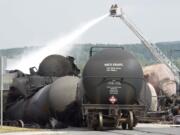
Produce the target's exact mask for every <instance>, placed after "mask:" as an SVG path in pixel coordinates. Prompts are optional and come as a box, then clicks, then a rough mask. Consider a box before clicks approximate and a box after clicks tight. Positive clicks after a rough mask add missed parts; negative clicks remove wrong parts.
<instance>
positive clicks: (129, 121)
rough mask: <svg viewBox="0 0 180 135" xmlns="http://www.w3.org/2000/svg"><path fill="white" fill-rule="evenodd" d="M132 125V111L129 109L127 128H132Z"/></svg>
mask: <svg viewBox="0 0 180 135" xmlns="http://www.w3.org/2000/svg"><path fill="white" fill-rule="evenodd" d="M133 126H134V116H133V112H132V111H129V115H128V129H129V130H132V129H133Z"/></svg>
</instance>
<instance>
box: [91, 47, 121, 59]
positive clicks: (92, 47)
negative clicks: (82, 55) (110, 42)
mask: <svg viewBox="0 0 180 135" xmlns="http://www.w3.org/2000/svg"><path fill="white" fill-rule="evenodd" d="M95 48H102V49H104V48H106V49H108V48H121V49H124V47H122V46H92V47H91V48H90V50H89V57H91V56H92V55H93V52H96V51H93V49H95Z"/></svg>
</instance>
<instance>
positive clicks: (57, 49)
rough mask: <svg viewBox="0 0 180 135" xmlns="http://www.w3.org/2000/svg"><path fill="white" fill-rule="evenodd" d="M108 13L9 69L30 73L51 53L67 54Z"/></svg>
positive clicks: (26, 57)
mask: <svg viewBox="0 0 180 135" xmlns="http://www.w3.org/2000/svg"><path fill="white" fill-rule="evenodd" d="M107 16H108V14H105V15H103V16H101V17H98V18H96V19H93V20H91V21H89V22H88V23H86V24H85V25H83V26H82V27H80V28H78V29H76V30H74V31H72V32H71V33H69V34H67V35H65V36H63V37H59V38H58V39H56V40H54V41H51V42H49V43H47V45H46V46H45V47H44V48H42V49H40V50H39V51H36V52H31V53H29V54H26V55H23V56H22V58H21V59H20V60H18V61H17V62H16V63H15V64H13V65H11V66H9V67H10V68H9V69H19V70H21V71H23V72H24V73H29V67H33V66H36V67H38V65H39V64H40V62H41V61H42V60H43V59H44V58H45V57H46V56H48V55H51V54H55V53H58V54H61V55H67V54H68V52H69V51H70V50H71V48H72V47H73V45H74V44H73V43H74V42H75V41H76V40H77V39H78V38H79V37H80V36H82V34H84V33H85V32H86V31H87V30H88V29H90V28H91V27H93V26H94V25H95V24H97V23H99V22H100V21H102V20H103V19H105V18H106V17H107Z"/></svg>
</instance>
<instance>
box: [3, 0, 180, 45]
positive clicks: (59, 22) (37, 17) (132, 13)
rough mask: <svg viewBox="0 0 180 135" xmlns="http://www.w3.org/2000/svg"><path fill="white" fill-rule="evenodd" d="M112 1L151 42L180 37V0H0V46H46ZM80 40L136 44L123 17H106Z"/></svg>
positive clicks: (99, 14)
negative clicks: (118, 5) (123, 21)
mask: <svg viewBox="0 0 180 135" xmlns="http://www.w3.org/2000/svg"><path fill="white" fill-rule="evenodd" d="M112 3H118V4H120V5H121V6H122V7H123V9H124V12H125V13H126V14H127V15H128V17H129V18H130V19H131V20H132V21H133V23H134V24H136V26H138V27H139V28H140V30H141V31H142V32H143V33H144V34H145V36H146V37H148V39H150V40H151V41H152V42H159V41H176V40H180V0H0V48H11V47H22V46H32V45H45V44H46V43H47V42H49V41H51V40H53V39H56V38H58V37H59V36H61V35H64V34H66V33H69V32H70V31H72V30H74V29H76V28H78V27H79V26H81V25H82V24H84V23H86V22H88V21H89V20H91V19H94V18H96V17H99V16H101V15H103V14H105V13H107V12H108V11H109V8H110V6H111V4H112ZM78 42H80V43H118V44H123V43H137V42H139V40H138V39H137V38H136V37H135V36H134V35H133V34H132V32H131V31H130V30H129V29H128V28H127V27H126V26H125V24H123V23H122V21H121V20H118V19H113V18H110V17H109V18H106V19H105V20H104V21H103V22H101V23H99V24H98V25H96V26H94V27H93V28H92V29H90V30H89V31H87V32H86V33H85V34H84V35H83V36H82V37H81V39H80V40H78Z"/></svg>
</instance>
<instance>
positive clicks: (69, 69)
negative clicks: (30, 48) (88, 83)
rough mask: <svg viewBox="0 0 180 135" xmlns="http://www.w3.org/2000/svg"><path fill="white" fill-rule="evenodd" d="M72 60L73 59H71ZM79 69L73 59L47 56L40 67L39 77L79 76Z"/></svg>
mask: <svg viewBox="0 0 180 135" xmlns="http://www.w3.org/2000/svg"><path fill="white" fill-rule="evenodd" d="M70 58H71V59H70ZM79 72H80V71H79V69H78V68H77V66H76V65H75V64H74V58H73V57H67V58H66V57H64V56H61V55H50V56H47V57H46V58H45V59H44V60H43V61H42V62H41V63H40V65H39V69H38V75H41V76H56V77H61V76H65V75H78V74H79Z"/></svg>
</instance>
